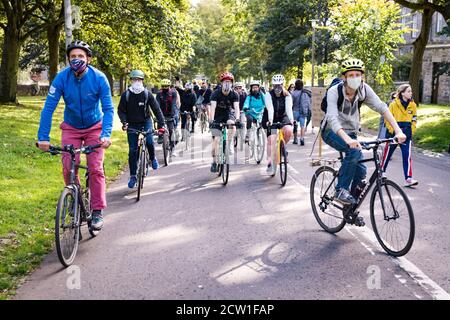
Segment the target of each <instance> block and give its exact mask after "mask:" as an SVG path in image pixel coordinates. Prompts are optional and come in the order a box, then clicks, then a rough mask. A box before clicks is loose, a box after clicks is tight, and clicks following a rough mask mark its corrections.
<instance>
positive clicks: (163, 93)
mask: <svg viewBox="0 0 450 320" xmlns="http://www.w3.org/2000/svg"><path fill="white" fill-rule="evenodd" d="M169 87H170V80H169V79H162V80H161V88H162V89H161V90H160V91H159V92H158V93H157V94H156V101H157V102H158V104H159V106H160V108H161V111H162V113H163V116H164V119H165V122H166V125H167V128H168V129H169V145H170V148H171V149H172V155H173V156H175V142H174V141H175V117H176V112H177V94H176V92H175V90H170V88H169Z"/></svg>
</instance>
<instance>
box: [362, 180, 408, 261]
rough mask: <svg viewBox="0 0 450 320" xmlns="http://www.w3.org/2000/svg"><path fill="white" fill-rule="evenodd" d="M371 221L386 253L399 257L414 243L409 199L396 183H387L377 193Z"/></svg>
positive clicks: (372, 201)
mask: <svg viewBox="0 0 450 320" xmlns="http://www.w3.org/2000/svg"><path fill="white" fill-rule="evenodd" d="M383 211H384V212H383ZM370 221H371V223H372V228H373V231H374V233H375V236H376V237H377V240H378V242H379V243H380V245H381V246H382V247H383V249H384V251H386V252H387V253H388V254H389V255H391V256H395V257H400V256H403V255H405V254H407V253H408V251H409V250H410V249H411V247H412V244H413V242H414V234H415V222H414V213H413V210H412V206H411V203H410V202H409V199H408V196H407V195H406V193H405V192H404V191H403V190H402V189H401V188H400V187H399V186H398V185H397V184H396V183H395V182H393V181H391V180H383V182H382V183H381V185H380V186H376V187H375V189H374V190H373V192H372V196H371V198H370Z"/></svg>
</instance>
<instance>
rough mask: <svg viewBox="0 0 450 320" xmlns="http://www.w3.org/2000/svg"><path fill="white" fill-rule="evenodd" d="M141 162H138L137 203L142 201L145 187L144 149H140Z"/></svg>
mask: <svg viewBox="0 0 450 320" xmlns="http://www.w3.org/2000/svg"><path fill="white" fill-rule="evenodd" d="M138 154H139V161H138V169H137V170H138V172H137V184H138V185H137V198H136V201H139V200H140V199H141V189H142V188H143V187H144V176H145V160H146V159H145V151H144V150H143V149H142V147H139V153H138Z"/></svg>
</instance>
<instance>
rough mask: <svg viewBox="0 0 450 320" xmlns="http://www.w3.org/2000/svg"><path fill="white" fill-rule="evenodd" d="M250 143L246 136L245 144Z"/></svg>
mask: <svg viewBox="0 0 450 320" xmlns="http://www.w3.org/2000/svg"><path fill="white" fill-rule="evenodd" d="M248 141H249V139H248V136H245V143H246V144H248Z"/></svg>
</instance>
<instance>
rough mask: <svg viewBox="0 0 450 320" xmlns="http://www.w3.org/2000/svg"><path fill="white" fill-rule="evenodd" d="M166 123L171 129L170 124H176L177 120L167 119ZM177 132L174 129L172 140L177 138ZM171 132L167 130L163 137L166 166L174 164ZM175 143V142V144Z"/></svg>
mask: <svg viewBox="0 0 450 320" xmlns="http://www.w3.org/2000/svg"><path fill="white" fill-rule="evenodd" d="M165 122H166V124H167V126H168V127H170V125H169V123H172V122H173V123H175V119H173V118H165ZM176 134H177V130H176V128H175V127H174V129H173V134H172V139H174V138H175V140H177V138H176ZM170 140H171V139H170V130H168V129H167V130H165V132H164V134H163V136H162V145H163V156H164V166H166V167H167V166H168V165H169V163H170V162H172V155H173V147H172V146H171V144H170ZM174 143H175V142H174Z"/></svg>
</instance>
